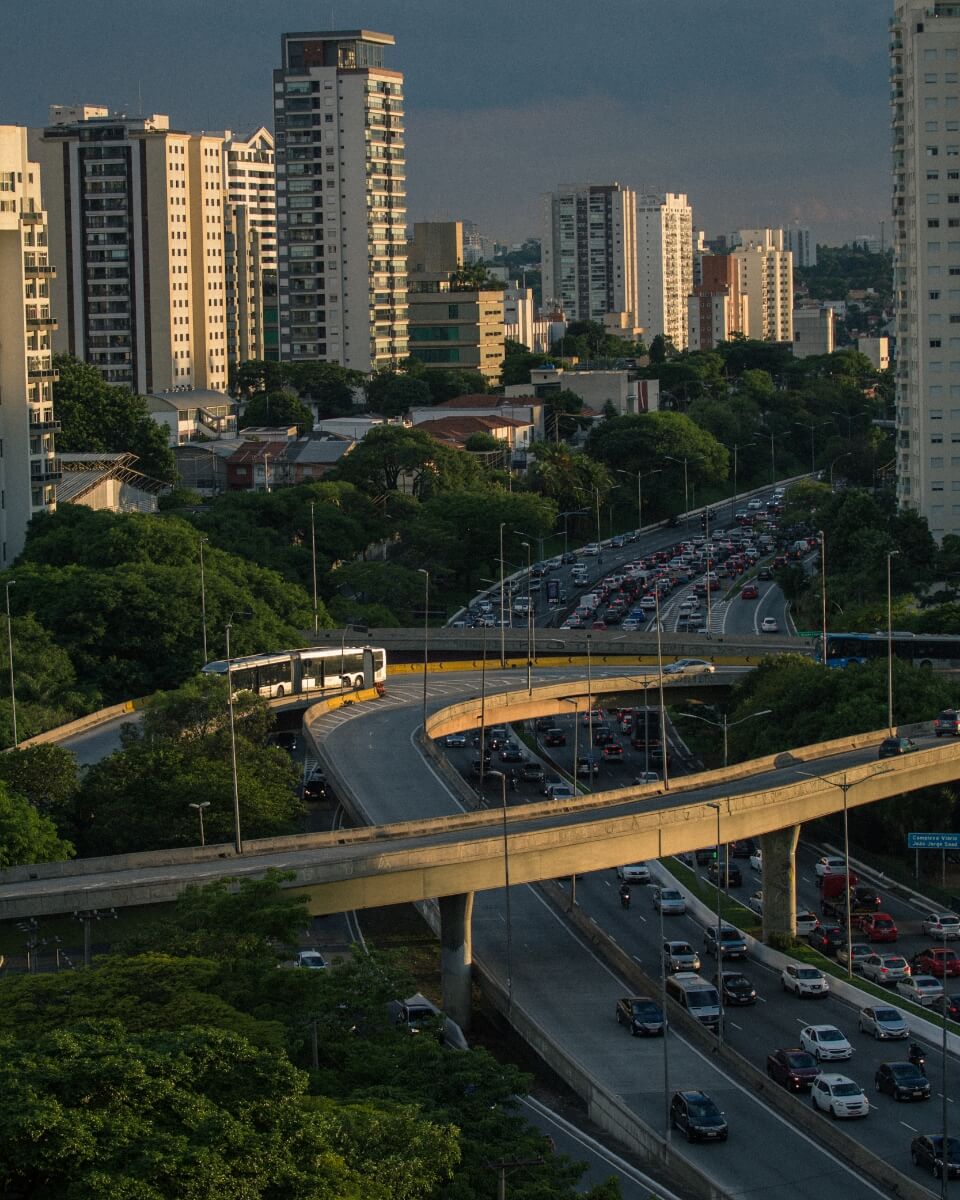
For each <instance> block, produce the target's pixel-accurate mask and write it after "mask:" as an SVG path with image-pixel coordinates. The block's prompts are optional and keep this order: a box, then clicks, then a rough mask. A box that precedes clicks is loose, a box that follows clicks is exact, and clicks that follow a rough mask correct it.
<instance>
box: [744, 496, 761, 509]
mask: <svg viewBox="0 0 960 1200" xmlns="http://www.w3.org/2000/svg"><path fill="white" fill-rule="evenodd" d="M747 508H753V509H758V508H763V501H762V500H761V499H760V497H759V496H753V497H752V498H751V499H750V500H748V501H747Z"/></svg>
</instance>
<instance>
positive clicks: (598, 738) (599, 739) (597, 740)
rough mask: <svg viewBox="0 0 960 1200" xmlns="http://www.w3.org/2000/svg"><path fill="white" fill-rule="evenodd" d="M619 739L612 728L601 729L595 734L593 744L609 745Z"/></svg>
mask: <svg viewBox="0 0 960 1200" xmlns="http://www.w3.org/2000/svg"><path fill="white" fill-rule="evenodd" d="M616 740H617V735H616V734H615V733H614V732H613V730H612V729H600V730H598V731H597V732H596V733H595V734H594V735H593V744H594V745H595V746H609V745H610V744H611V743H613V742H615V741H616Z"/></svg>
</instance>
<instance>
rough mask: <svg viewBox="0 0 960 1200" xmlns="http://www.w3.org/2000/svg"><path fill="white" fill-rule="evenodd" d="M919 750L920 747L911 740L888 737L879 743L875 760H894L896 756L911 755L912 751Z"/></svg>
mask: <svg viewBox="0 0 960 1200" xmlns="http://www.w3.org/2000/svg"><path fill="white" fill-rule="evenodd" d="M919 749H920V747H919V746H918V745H917V743H916V742H915V741H913V739H912V738H908V737H888V738H884V739H883V741H882V742H881V743H880V748H879V750H878V751H877V758H896V757H897V755H898V754H912V753H913V751H914V750H919Z"/></svg>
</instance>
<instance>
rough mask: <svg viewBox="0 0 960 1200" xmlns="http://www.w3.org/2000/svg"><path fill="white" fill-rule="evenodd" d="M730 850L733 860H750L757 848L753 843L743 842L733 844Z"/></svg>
mask: <svg viewBox="0 0 960 1200" xmlns="http://www.w3.org/2000/svg"><path fill="white" fill-rule="evenodd" d="M728 849H729V853H730V857H731V858H749V857H750V855H751V854H752V853H753V851H754V849H755V847H754V844H753V842H751V841H749V840H745V841H742V842H731V843H730V846H729V848H728Z"/></svg>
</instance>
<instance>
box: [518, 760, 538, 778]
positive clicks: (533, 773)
mask: <svg viewBox="0 0 960 1200" xmlns="http://www.w3.org/2000/svg"><path fill="white" fill-rule="evenodd" d="M520 778H521V779H523V780H525V781H526V782H527V783H543V780H544V773H543V767H541V765H540V764H539V763H538V762H526V763H524V764H523V766H522V767H521V768H520Z"/></svg>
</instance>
